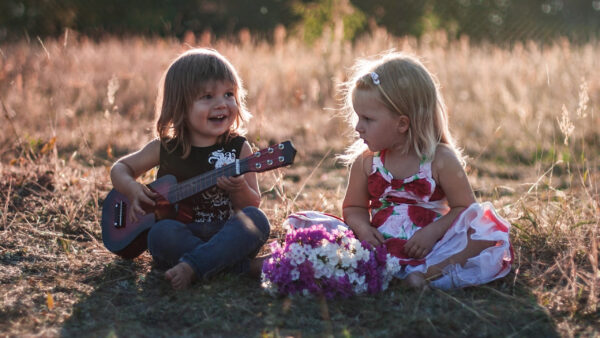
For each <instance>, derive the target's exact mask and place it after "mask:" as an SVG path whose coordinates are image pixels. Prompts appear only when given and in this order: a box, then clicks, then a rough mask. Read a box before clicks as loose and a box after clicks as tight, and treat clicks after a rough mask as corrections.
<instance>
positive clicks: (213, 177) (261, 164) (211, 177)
mask: <svg viewBox="0 0 600 338" xmlns="http://www.w3.org/2000/svg"><path fill="white" fill-rule="evenodd" d="M295 156H296V149H295V148H294V146H293V145H292V142H291V141H285V142H282V143H279V144H277V145H274V146H271V147H268V148H265V149H262V150H259V151H257V152H256V153H254V155H253V156H249V157H246V158H243V159H236V160H235V162H233V163H230V164H227V165H225V166H223V167H221V168H217V169H215V170H212V171H209V172H206V173H204V174H202V175H199V176H196V177H192V178H190V179H188V180H185V181H183V182H180V183H178V184H176V185H174V186H173V187H171V188H170V189H169V191H168V193H167V199H168V201H169V202H170V203H177V202H179V201H181V200H183V199H186V198H188V197H190V196H192V195H195V194H197V193H199V192H201V191H204V190H206V189H208V188H211V187H213V186H215V185H217V179H218V178H219V177H223V176H224V177H232V176H239V175H242V174H245V173H247V172H249V171H253V172H262V171H266V170H272V169H275V168H279V167H283V166H286V165H290V164H292V162H294V157H295Z"/></svg>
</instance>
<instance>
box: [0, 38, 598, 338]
mask: <svg viewBox="0 0 600 338" xmlns="http://www.w3.org/2000/svg"><path fill="white" fill-rule="evenodd" d="M207 41H208V40H206V38H205V39H204V40H202V41H188V42H189V43H190V44H192V45H202V44H206V43H207ZM213 47H214V48H216V49H218V50H219V51H220V52H221V53H223V54H224V55H226V56H227V57H228V58H229V59H230V60H231V61H232V63H233V64H235V65H236V66H237V67H238V69H239V71H240V73H241V75H242V78H243V79H244V80H245V84H246V86H247V88H248V90H249V102H248V103H249V108H250V110H251V111H252V112H253V113H254V115H255V118H254V119H253V121H252V125H251V127H250V131H249V138H250V140H251V141H252V142H253V143H254V144H255V145H256V146H257V147H259V148H261V147H264V146H266V145H268V144H270V143H274V142H278V141H282V140H285V139H292V140H293V142H294V144H295V145H296V147H297V148H298V150H299V152H298V156H297V157H296V163H295V164H294V165H293V166H292V167H290V168H286V169H284V170H280V171H273V172H267V173H264V174H261V176H260V180H261V182H260V183H261V188H262V190H263V195H264V198H263V205H262V207H263V209H264V210H265V212H266V213H267V215H268V216H269V218H270V219H271V221H272V224H273V225H274V227H275V231H274V233H273V236H272V237H273V239H275V238H278V237H280V236H281V234H282V232H281V228H280V225H281V222H282V221H283V220H284V218H285V216H286V215H287V214H288V213H289V212H291V211H296V210H300V209H318V210H323V211H326V212H330V213H334V214H339V206H340V202H341V199H342V197H343V191H344V187H345V181H346V175H347V172H346V169H345V168H343V167H342V166H340V165H339V164H336V163H335V162H334V161H333V157H334V155H335V154H336V153H340V152H342V151H343V149H344V146H345V145H347V144H348V143H349V141H348V138H347V137H345V135H347V130H348V129H347V127H346V126H345V124H344V121H342V120H341V119H340V118H336V117H335V114H334V111H333V109H334V108H336V106H337V103H336V102H337V101H336V100H335V98H336V92H335V83H336V82H337V81H341V80H343V79H344V76H345V71H346V69H347V67H349V66H350V65H351V64H352V63H353V60H354V59H355V58H357V57H363V56H368V55H373V54H376V53H378V52H381V51H384V50H387V49H390V48H396V49H397V50H405V51H412V52H415V53H417V54H418V55H420V56H422V57H423V58H424V59H425V62H426V64H427V65H428V66H429V67H430V69H431V70H432V71H433V72H434V73H436V74H437V76H438V78H439V80H440V82H441V83H442V85H443V92H444V95H445V98H446V101H447V104H448V106H449V108H450V112H451V122H452V127H453V130H454V132H455V134H456V136H457V137H458V139H459V141H460V144H461V145H462V146H463V147H464V149H465V152H466V154H467V155H469V157H470V159H469V167H468V171H469V174H470V178H471V182H472V184H473V186H474V188H475V190H476V193H477V196H478V199H479V200H482V201H483V200H490V201H492V202H493V203H494V205H495V206H496V207H497V208H498V209H499V211H500V213H501V214H502V215H503V216H504V217H506V218H507V219H508V220H509V221H510V222H511V223H512V224H513V229H512V231H511V235H512V238H513V244H514V248H515V253H516V262H515V265H514V269H513V272H512V273H511V274H509V276H507V277H506V278H504V279H503V280H501V281H498V282H495V283H492V284H490V285H488V286H484V287H479V288H471V289H466V290H458V291H452V292H440V291H433V292H429V293H423V294H415V293H413V292H408V290H406V289H404V288H403V287H402V286H400V285H392V287H391V289H390V290H389V291H388V292H386V293H385V294H382V295H379V296H376V297H361V298H358V299H350V300H339V301H331V302H324V301H320V300H315V299H287V298H281V299H274V298H271V297H269V296H267V295H266V294H264V293H263V292H262V291H260V290H259V289H258V285H257V283H256V282H255V281H251V280H247V279H245V278H241V277H232V276H224V277H220V278H217V279H216V280H215V281H212V282H209V283H206V284H201V285H196V286H195V287H194V288H193V289H192V290H191V291H189V292H186V293H176V292H172V291H171V290H170V288H169V287H168V285H167V283H166V282H165V281H164V280H163V278H162V276H161V272H160V271H157V270H155V269H153V268H152V266H151V264H150V258H149V256H148V255H147V254H144V255H142V256H141V257H140V258H138V259H136V260H134V261H123V260H120V259H118V258H116V257H115V256H114V255H112V254H110V253H109V252H108V251H106V250H105V249H104V247H103V245H102V241H101V235H100V228H99V226H98V224H99V215H100V211H99V208H98V206H99V205H100V204H101V202H102V200H103V198H104V196H105V194H106V193H107V191H108V190H109V189H110V188H111V187H110V182H109V178H108V168H109V166H110V164H111V163H112V162H113V161H114V160H115V158H117V157H119V156H121V155H123V154H125V153H127V152H130V151H132V150H134V149H136V148H138V147H139V146H140V145H141V144H143V143H145V142H147V141H148V140H149V139H150V138H151V137H152V124H153V122H152V119H153V102H154V97H155V94H156V85H157V82H158V79H159V77H160V75H161V72H162V70H163V69H164V68H165V67H166V66H167V65H168V63H169V62H170V60H171V59H172V58H173V57H174V56H175V55H177V54H178V53H179V52H181V51H182V50H184V49H185V48H186V47H185V45H182V44H181V43H179V42H177V41H170V40H145V39H139V38H132V39H128V40H116V39H108V40H105V41H101V42H98V43H95V42H91V41H88V40H86V39H85V38H84V37H73V36H72V35H71V37H68V38H67V40H65V39H62V40H59V41H39V40H32V41H30V42H21V43H17V44H11V45H2V46H0V100H1V106H0V110H1V112H2V118H1V119H2V124H3V125H4V128H3V131H4V132H3V133H1V134H0V158H1V159H2V162H1V164H0V171H1V179H0V221H1V223H0V264H1V268H0V295H1V296H2V299H1V307H0V318H1V319H0V333H2V334H5V335H9V336H19V335H44V336H46V335H49V336H58V335H64V336H80V335H82V334H86V335H88V334H92V335H95V336H106V335H117V336H129V335H136V336H140V335H141V336H150V335H159V336H167V335H183V336H187V335H245V336H257V335H261V334H263V335H266V336H284V335H292V336H301V335H304V336H314V335H327V334H333V335H336V336H340V335H352V336H363V335H373V336H382V335H383V336H386V335H440V334H443V335H473V334H475V335H484V336H507V335H517V336H519V335H536V336H552V335H560V336H574V335H591V336H593V335H598V334H600V331H598V327H600V315H599V312H598V306H597V302H598V294H599V290H600V283H599V280H600V272H599V271H598V257H599V255H598V243H599V238H600V234H599V231H598V229H599V227H598V224H599V222H600V216H599V210H598V207H599V206H598V200H599V198H598V197H599V193H598V181H599V178H600V176H599V173H598V171H599V169H600V163H599V162H598V157H597V154H598V152H599V151H600V134H599V132H598V130H600V116H598V100H599V99H600V77H599V76H598V71H597V70H598V69H599V68H600V67H599V66H600V64H599V63H600V61H598V60H599V59H598V58H597V55H598V54H599V53H600V45H599V44H597V43H591V44H587V45H583V46H572V45H569V43H568V42H566V41H557V42H556V43H555V44H553V45H550V46H544V47H541V46H539V45H536V44H533V43H526V44H523V45H517V46H515V47H514V48H512V49H501V48H498V47H495V46H492V45H479V46H473V45H471V44H469V41H468V40H466V39H465V40H461V41H454V42H449V41H447V40H446V39H445V36H444V35H443V34H433V35H431V36H427V37H425V38H423V39H422V40H420V41H416V40H413V39H395V38H392V37H390V36H388V35H387V34H386V33H385V32H382V31H380V32H376V33H375V34H374V36H373V37H371V38H370V39H368V40H364V41H359V42H358V43H356V44H355V45H354V46H351V45H348V44H346V43H343V42H341V41H337V40H335V39H333V38H331V37H327V36H326V37H324V38H323V39H322V40H321V41H320V42H318V43H317V44H316V45H315V46H313V47H310V48H309V47H306V46H304V45H302V44H301V43H300V42H299V41H296V40H295V39H294V38H289V39H288V40H287V41H285V42H280V43H277V44H275V45H267V44H264V43H262V42H255V41H252V40H251V39H250V40H248V39H246V40H244V41H243V42H240V43H231V42H227V41H213ZM151 179H152V177H151V175H150V174H149V175H147V176H146V177H144V180H146V181H149V180H151Z"/></svg>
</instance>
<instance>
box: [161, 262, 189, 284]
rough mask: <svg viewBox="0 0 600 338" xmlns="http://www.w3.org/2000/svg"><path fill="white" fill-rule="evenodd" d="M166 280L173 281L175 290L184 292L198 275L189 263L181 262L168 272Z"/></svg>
mask: <svg viewBox="0 0 600 338" xmlns="http://www.w3.org/2000/svg"><path fill="white" fill-rule="evenodd" d="M165 278H166V279H167V280H169V281H171V286H172V287H173V289H175V290H182V289H187V288H188V287H189V286H190V285H191V284H192V282H193V281H194V279H196V274H195V273H194V269H192V267H191V266H190V265H189V264H188V263H186V262H181V263H179V264H177V265H175V266H174V267H172V268H170V269H169V270H167V272H165Z"/></svg>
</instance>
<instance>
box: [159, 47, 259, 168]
mask: <svg viewBox="0 0 600 338" xmlns="http://www.w3.org/2000/svg"><path fill="white" fill-rule="evenodd" d="M215 80H216V81H228V82H231V83H232V84H233V85H234V87H235V91H234V96H235V101H236V103H237V105H238V108H239V109H238V110H239V113H238V115H237V116H236V118H235V121H234V123H233V124H232V125H231V128H230V130H229V131H227V132H226V133H224V134H223V135H221V136H220V137H219V140H218V142H219V143H222V142H227V140H228V139H230V138H231V137H233V136H236V135H243V134H244V133H245V131H246V130H245V128H244V124H245V123H247V122H248V120H249V119H250V118H251V117H252V115H251V114H250V112H248V110H247V109H246V91H245V89H244V86H243V83H242V80H241V78H240V77H239V75H238V73H237V72H236V70H235V68H234V67H233V65H232V64H231V63H230V62H229V61H228V60H227V59H226V58H225V57H224V56H223V55H221V54H219V52H217V51H216V50H212V49H205V48H197V49H190V50H188V51H186V52H184V53H183V54H181V55H180V56H179V57H177V58H176V59H175V60H174V61H173V62H172V63H171V65H170V66H169V68H168V69H167V70H166V72H165V73H164V75H163V77H162V80H161V87H160V88H159V92H158V96H157V99H156V115H157V121H156V131H157V133H158V137H159V138H160V140H161V142H162V144H163V146H164V147H165V148H167V141H169V140H171V139H175V140H176V142H175V143H174V146H173V147H172V148H171V149H169V148H167V150H168V151H170V152H171V151H173V150H175V149H176V148H177V147H179V146H181V147H182V148H183V155H182V157H183V158H186V157H187V156H188V155H189V153H190V150H191V147H192V146H191V141H190V135H189V130H188V129H187V125H186V123H185V121H186V119H185V117H186V114H187V112H188V111H189V110H190V109H191V107H192V105H193V103H194V101H195V100H196V98H197V95H198V92H199V91H200V90H201V89H202V87H203V86H204V85H205V84H206V83H207V82H208V81H215Z"/></svg>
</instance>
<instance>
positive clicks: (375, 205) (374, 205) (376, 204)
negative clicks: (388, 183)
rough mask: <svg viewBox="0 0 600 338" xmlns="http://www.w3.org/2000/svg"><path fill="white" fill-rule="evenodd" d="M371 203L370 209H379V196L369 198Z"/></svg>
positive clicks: (380, 204)
mask: <svg viewBox="0 0 600 338" xmlns="http://www.w3.org/2000/svg"><path fill="white" fill-rule="evenodd" d="M369 201H370V202H371V203H370V204H369V208H370V209H379V208H381V206H382V205H383V203H381V201H380V200H379V198H372V199H370V200H369Z"/></svg>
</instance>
